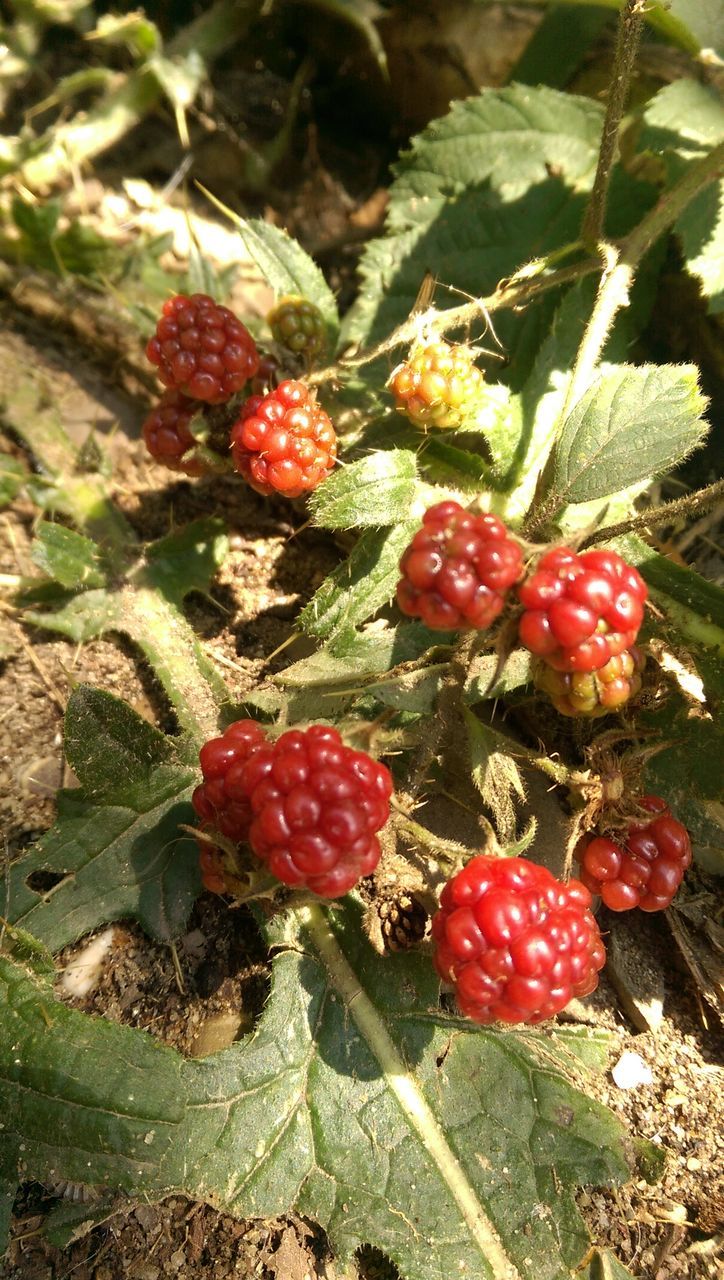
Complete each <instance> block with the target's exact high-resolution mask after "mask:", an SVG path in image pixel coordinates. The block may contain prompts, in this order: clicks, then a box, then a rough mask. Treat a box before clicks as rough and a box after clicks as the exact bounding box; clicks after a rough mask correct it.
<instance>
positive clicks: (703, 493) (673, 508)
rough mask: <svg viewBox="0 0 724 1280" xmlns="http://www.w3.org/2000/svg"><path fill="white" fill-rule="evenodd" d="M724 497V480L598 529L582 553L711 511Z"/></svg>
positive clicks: (589, 538)
mask: <svg viewBox="0 0 724 1280" xmlns="http://www.w3.org/2000/svg"><path fill="white" fill-rule="evenodd" d="M721 498H724V480H718V481H717V482H716V484H710V485H707V487H706V488H705V489H700V490H699V492H698V493H688V494H687V495H686V497H684V498H677V499H676V500H675V501H674V502H663V503H662V504H661V506H659V507H651V508H650V509H649V510H648V511H643V512H642V513H641V515H638V516H632V517H631V519H630V520H622V521H621V523H620V524H612V525H609V526H608V528H607V529H597V530H596V532H595V533H592V534H590V535H589V536H588V537H587V538H584V540H583V542H582V543H581V550H583V548H584V547H591V546H594V545H595V543H597V542H609V541H610V540H611V538H619V537H622V535H623V534H625V533H637V532H638V531H639V529H654V528H656V527H657V526H659V525H662V524H669V522H670V521H672V520H678V519H680V518H681V517H688V516H691V515H694V514H695V513H698V512H699V511H707V510H709V509H710V508H711V507H713V506H715V505H716V503H717V502H718V501H719V500H720V499H721Z"/></svg>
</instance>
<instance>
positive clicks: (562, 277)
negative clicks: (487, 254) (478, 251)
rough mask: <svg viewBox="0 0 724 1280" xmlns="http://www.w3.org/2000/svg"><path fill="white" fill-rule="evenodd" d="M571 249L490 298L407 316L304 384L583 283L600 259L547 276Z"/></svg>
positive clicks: (540, 263)
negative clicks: (421, 338)
mask: <svg viewBox="0 0 724 1280" xmlns="http://www.w3.org/2000/svg"><path fill="white" fill-rule="evenodd" d="M574 248H578V244H577V243H576V244H575V245H567V246H566V248H565V250H557V251H556V252H555V254H551V255H550V257H548V258H541V259H537V260H536V261H535V262H533V263H529V264H528V266H526V267H523V268H522V269H521V270H520V271H519V272H516V274H515V275H514V276H512V277H511V278H510V279H508V280H501V281H500V283H499V284H498V286H497V288H496V289H495V292H494V293H491V294H489V295H488V297H486V298H473V299H472V301H471V302H464V303H463V304H462V305H461V306H459V307H448V308H447V309H446V310H445V311H436V310H435V308H434V307H431V308H430V310H429V311H425V312H422V313H421V312H417V313H416V314H415V315H412V316H409V317H408V318H407V320H403V322H402V324H401V325H398V327H397V328H396V329H394V330H393V332H392V333H391V334H390V336H389V337H388V338H385V339H383V341H382V342H378V343H376V344H375V346H374V347H367V348H366V349H365V350H364V351H360V352H358V354H357V355H352V356H346V357H343V358H342V359H341V360H340V361H339V362H338V363H337V364H333V365H328V366H327V368H326V369H318V370H317V371H316V372H315V373H311V374H310V375H309V376H308V377H307V378H306V379H305V380H306V381H307V382H309V383H315V384H319V383H321V382H333V381H335V380H336V379H337V378H339V377H341V376H343V375H344V374H345V373H346V372H347V371H348V370H350V369H358V368H360V366H361V365H364V364H370V363H371V362H372V361H373V360H377V359H379V357H380V356H384V355H387V353H388V352H390V351H394V350H395V349H396V348H397V347H404V346H409V344H410V343H411V342H414V340H415V338H417V337H419V335H420V332H421V331H423V332H424V331H426V330H432V331H434V332H435V333H449V332H450V330H452V329H462V328H464V326H465V325H467V324H472V323H473V322H474V321H475V320H479V319H480V318H481V316H482V317H484V316H485V314H486V312H493V311H503V310H510V309H511V308H514V307H520V306H523V305H524V304H525V303H526V302H530V301H531V300H532V299H533V298H536V297H538V295H539V294H541V293H546V292H547V291H548V290H549V289H557V288H558V287H559V286H560V285H564V284H572V283H573V282H574V281H576V280H582V279H583V277H584V276H588V275H591V274H592V272H594V271H598V270H600V266H601V262H600V259H599V258H598V257H590V258H585V259H584V260H583V261H582V262H575V263H572V264H571V265H570V266H568V267H560V268H558V270H556V271H548V273H547V274H546V268H547V267H548V264H549V263H550V261H551V260H552V259H553V258H559V257H562V256H564V253H566V254H567V253H569V252H571V251H572V250H573V249H574Z"/></svg>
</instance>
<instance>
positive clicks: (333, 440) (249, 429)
mask: <svg viewBox="0 0 724 1280" xmlns="http://www.w3.org/2000/svg"><path fill="white" fill-rule="evenodd" d="M231 445H232V458H233V462H234V466H235V467H236V470H237V471H240V472H241V474H242V475H243V477H244V479H245V480H247V481H248V482H249V484H250V485H251V487H252V489H256V491H257V493H263V494H270V493H283V494H284V496H285V497H287V498H298V497H299V496H300V495H301V494H302V493H308V492H309V491H310V490H311V489H316V487H317V485H318V484H319V483H320V482H321V481H322V480H324V479H325V478H326V476H327V475H328V474H329V472H330V471H331V469H332V467H333V466H334V463H335V460H336V457H337V436H336V434H335V430H334V427H333V426H332V423H331V422H330V420H329V418H328V417H327V415H326V413H325V412H324V410H323V409H322V408H320V406H319V405H318V404H317V402H316V400H315V399H314V398H313V396H312V394H311V392H310V391H309V389H308V388H307V387H306V386H305V385H304V383H303V382H293V381H291V380H287V381H286V382H281V383H280V384H279V386H278V387H277V388H276V389H275V390H274V391H270V392H269V394H268V395H266V396H252V397H251V398H250V399H249V400H247V402H246V404H245V405H244V406H243V408H242V410H241V416H240V417H239V419H238V420H237V422H236V423H235V424H234V426H233V427H232V429H231Z"/></svg>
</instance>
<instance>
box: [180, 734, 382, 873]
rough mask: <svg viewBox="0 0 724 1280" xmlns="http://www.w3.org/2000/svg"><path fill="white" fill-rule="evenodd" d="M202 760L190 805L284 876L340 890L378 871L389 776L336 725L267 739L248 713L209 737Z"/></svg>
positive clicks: (211, 870) (211, 865) (208, 823)
mask: <svg viewBox="0 0 724 1280" xmlns="http://www.w3.org/2000/svg"><path fill="white" fill-rule="evenodd" d="M200 760H201V768H202V773H203V776H204V781H203V783H202V784H201V786H199V787H197V788H196V791H195V792H194V795H193V805H194V808H195V809H196V812H197V814H198V815H199V817H200V818H201V820H202V822H203V823H204V824H205V826H207V827H211V828H215V829H216V830H218V831H220V832H222V833H223V834H224V835H226V836H227V837H229V838H230V839H232V840H235V841H242V840H248V842H249V844H250V845H251V847H252V849H253V850H254V852H255V853H256V855H257V857H259V858H260V859H261V860H262V861H263V862H264V863H266V865H267V867H268V869H269V871H270V872H271V873H272V875H274V876H276V877H277V879H278V880H281V881H282V883H283V884H286V885H289V886H291V887H295V888H297V887H306V888H308V889H310V890H311V891H312V892H313V893H316V894H318V895H319V896H320V897H323V898H337V897H340V896H341V895H342V894H344V893H348V892H349V890H350V889H352V888H353V887H354V885H355V884H356V883H357V881H358V880H360V879H361V878H362V877H363V876H367V875H370V873H371V872H372V871H374V869H375V867H376V866H377V863H378V862H379V858H380V845H379V841H378V839H377V834H376V833H377V832H378V831H379V830H380V829H381V828H382V827H383V826H384V825H385V822H386V821H387V818H388V817H389V811H390V796H391V794H392V779H391V777H390V774H389V771H388V770H387V769H386V768H385V766H384V765H382V764H379V763H378V762H377V761H375V760H373V759H372V758H371V757H370V756H368V755H366V754H365V753H364V752H362V751H354V750H353V749H352V748H351V747H347V746H345V745H344V743H343V742H342V739H341V737H340V735H339V733H338V732H337V730H336V729H331V728H329V727H327V726H326V725H311V726H310V727H309V728H308V729H305V730H289V731H288V732H287V733H283V734H282V735H281V737H280V738H278V739H277V740H276V742H273V743H271V742H268V741H267V739H266V736H265V734H264V730H263V729H262V727H261V726H260V725H258V724H256V723H255V722H254V721H248V720H242V721H238V722H237V723H236V724H233V725H231V726H230V728H229V729H227V730H226V732H225V733H224V734H223V735H222V736H221V737H220V738H213V739H212V740H211V741H210V742H207V743H206V745H205V746H204V747H203V748H202V750H201V756H200ZM207 861H208V862H209V874H210V875H211V876H213V875H214V874H216V876H217V881H218V868H217V867H216V864H215V863H214V861H213V859H209V858H207ZM217 892H218V890H217Z"/></svg>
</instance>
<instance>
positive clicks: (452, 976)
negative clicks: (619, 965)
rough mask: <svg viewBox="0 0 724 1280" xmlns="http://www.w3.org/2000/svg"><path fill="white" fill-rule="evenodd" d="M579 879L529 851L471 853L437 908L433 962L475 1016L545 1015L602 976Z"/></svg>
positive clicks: (512, 1019) (486, 1019)
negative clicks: (560, 873)
mask: <svg viewBox="0 0 724 1280" xmlns="http://www.w3.org/2000/svg"><path fill="white" fill-rule="evenodd" d="M590 905H591V895H590V893H589V892H588V890H587V889H586V888H584V886H583V885H582V884H581V883H580V882H579V881H578V880H571V881H569V883H568V884H562V883H561V882H560V881H559V880H556V879H555V877H554V876H553V875H551V873H550V871H548V870H547V868H546V867H541V866H538V865H537V864H536V863H533V862H529V861H528V859H527V858H489V857H487V856H486V855H484V854H481V855H480V856H478V857H475V858H472V859H471V861H470V862H468V863H467V864H466V865H465V866H464V867H463V869H462V871H459V872H458V873H457V875H455V876H453V877H452V879H451V880H449V881H448V883H447V884H446V885H445V888H444V889H443V891H442V895H441V899H440V910H439V911H438V912H437V914H436V915H435V916H434V917H433V921H432V936H433V941H434V944H435V968H436V969H437V972H438V973H439V975H440V977H441V978H442V979H443V981H445V982H450V983H452V985H453V986H454V988H455V996H456V999H457V1002H458V1004H459V1006H460V1008H461V1010H462V1012H463V1013H464V1014H465V1015H466V1016H467V1017H468V1018H472V1019H473V1021H474V1022H481V1023H490V1022H508V1023H516V1022H525V1023H535V1022H542V1021H543V1019H544V1018H550V1017H552V1016H553V1014H555V1013H560V1011H561V1009H564V1008H565V1006H566V1005H567V1004H568V1003H569V1001H570V1000H572V999H573V997H574V996H586V995H589V994H590V993H591V992H592V991H594V990H595V988H596V987H597V986H598V972H599V969H601V968H602V967H603V964H604V961H605V958H606V953H605V950H604V946H603V942H602V941H601V935H600V933H599V930H598V925H597V924H596V921H595V919H594V917H593V915H592V913H591V911H590Z"/></svg>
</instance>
